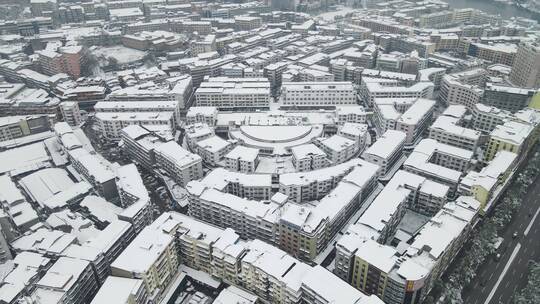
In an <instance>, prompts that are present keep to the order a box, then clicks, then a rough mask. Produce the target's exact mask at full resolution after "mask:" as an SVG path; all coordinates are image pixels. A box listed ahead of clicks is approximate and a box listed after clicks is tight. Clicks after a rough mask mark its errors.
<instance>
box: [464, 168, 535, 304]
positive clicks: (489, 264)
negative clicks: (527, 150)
mask: <svg viewBox="0 0 540 304" xmlns="http://www.w3.org/2000/svg"><path fill="white" fill-rule="evenodd" d="M538 182H540V178H537V179H536V181H535V182H534V183H533V185H532V186H531V187H530V188H529V190H528V192H527V194H526V195H525V199H524V200H523V203H522V205H521V207H520V209H519V211H518V212H517V213H516V214H515V215H514V219H513V220H512V222H511V223H510V224H509V226H508V228H507V229H506V231H505V233H504V234H503V235H502V236H501V237H503V238H504V240H503V242H502V243H501V245H500V247H499V249H498V253H500V255H501V257H500V259H499V260H498V261H497V260H496V259H495V258H494V257H489V258H488V260H487V261H486V262H485V263H484V265H482V266H481V267H480V269H479V271H478V275H477V276H476V278H475V279H474V283H473V284H472V287H470V288H467V289H466V290H465V291H464V292H463V300H464V303H467V304H499V303H504V304H507V303H511V298H512V296H513V295H514V293H515V291H516V290H519V289H521V288H522V287H523V286H525V284H526V282H527V271H528V263H529V260H535V261H538V260H539V258H540V242H539V241H538V240H540V186H537V185H538V184H537V183H538ZM514 232H517V233H518V236H517V237H516V238H514V237H513V234H514Z"/></svg>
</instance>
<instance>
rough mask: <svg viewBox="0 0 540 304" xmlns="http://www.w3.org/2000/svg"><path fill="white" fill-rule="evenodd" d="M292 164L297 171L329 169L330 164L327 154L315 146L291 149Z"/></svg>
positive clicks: (306, 145) (301, 146)
mask: <svg viewBox="0 0 540 304" xmlns="http://www.w3.org/2000/svg"><path fill="white" fill-rule="evenodd" d="M291 154H292V162H293V165H294V167H295V168H296V171H298V172H303V171H312V170H317V169H322V168H324V167H327V166H328V165H329V164H330V163H329V161H328V158H327V155H326V153H325V152H324V151H323V150H321V149H319V148H318V147H317V146H316V145H314V144H305V145H299V146H295V147H292V148H291Z"/></svg>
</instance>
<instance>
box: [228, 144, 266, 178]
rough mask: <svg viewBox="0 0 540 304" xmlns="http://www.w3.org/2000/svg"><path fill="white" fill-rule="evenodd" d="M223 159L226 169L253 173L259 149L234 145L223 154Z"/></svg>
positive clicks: (257, 162) (257, 160)
mask: <svg viewBox="0 0 540 304" xmlns="http://www.w3.org/2000/svg"><path fill="white" fill-rule="evenodd" d="M224 161H225V168H227V169H228V170H231V171H238V172H243V173H253V172H255V169H257V165H258V164H259V149H255V148H249V147H244V146H236V147H234V148H233V149H232V150H231V151H230V152H229V153H227V154H226V155H225V156H224Z"/></svg>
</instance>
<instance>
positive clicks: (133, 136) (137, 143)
mask: <svg viewBox="0 0 540 304" xmlns="http://www.w3.org/2000/svg"><path fill="white" fill-rule="evenodd" d="M120 136H121V139H122V142H123V143H124V146H123V151H124V153H126V155H128V156H129V157H130V158H131V159H132V160H133V161H134V162H135V163H137V164H140V165H141V166H143V167H144V168H146V169H147V170H150V171H151V170H153V168H154V165H155V164H156V157H155V153H154V150H155V148H157V147H158V146H160V145H162V144H163V143H166V142H168V141H171V140H173V138H172V136H171V135H170V134H169V133H165V134H162V133H160V132H154V131H150V130H148V129H147V128H146V127H144V126H139V125H129V126H127V127H125V128H124V129H122V131H121V135H120Z"/></svg>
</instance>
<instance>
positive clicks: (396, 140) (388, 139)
mask: <svg viewBox="0 0 540 304" xmlns="http://www.w3.org/2000/svg"><path fill="white" fill-rule="evenodd" d="M406 137H407V135H406V134H405V133H404V132H401V131H396V130H388V131H386V132H384V134H383V135H382V136H381V137H379V139H377V141H375V143H374V144H373V145H371V146H370V147H369V148H367V149H366V151H364V154H371V155H374V156H378V157H380V158H382V159H388V158H389V157H390V155H393V154H394V153H395V151H396V150H398V149H400V148H402V147H403V144H404V143H405V138H406Z"/></svg>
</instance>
